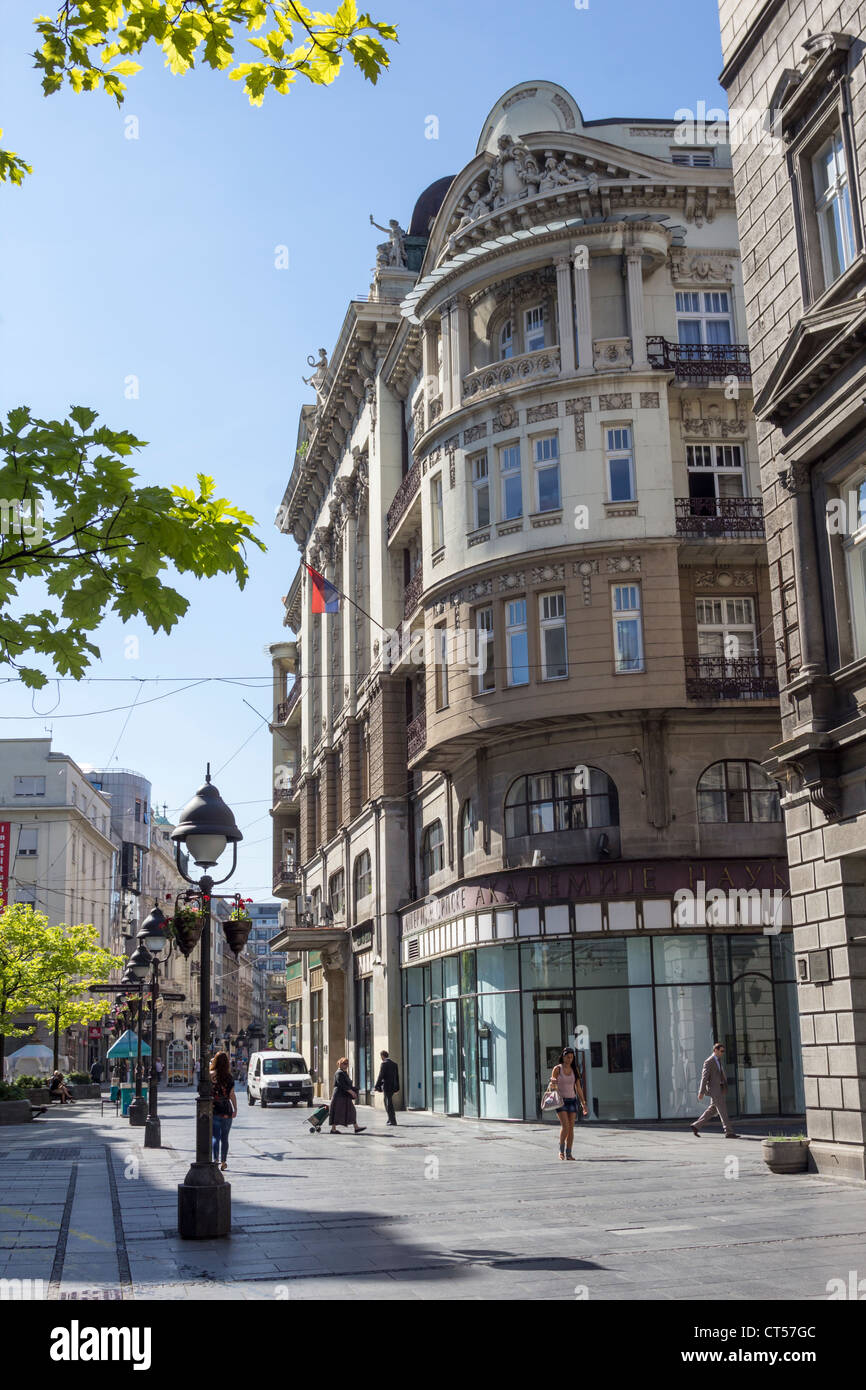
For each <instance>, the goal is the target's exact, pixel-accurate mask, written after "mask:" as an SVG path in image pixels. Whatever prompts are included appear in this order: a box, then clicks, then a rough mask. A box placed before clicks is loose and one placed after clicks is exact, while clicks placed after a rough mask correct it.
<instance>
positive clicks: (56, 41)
mask: <svg viewBox="0 0 866 1390" xmlns="http://www.w3.org/2000/svg"><path fill="white" fill-rule="evenodd" d="M34 24H35V26H36V31H37V33H38V35H39V38H40V40H41V45H40V47H39V48H38V49H37V51H36V52H35V53H34V55H33V57H34V59H35V66H36V67H37V68H38V69H39V71H40V72H41V73H42V88H43V91H44V92H45V94H46V96H50V95H51V93H52V92H56V91H59V90H60V88H61V87H62V86H63V85H64V83H68V84H69V85H70V86H71V87H72V88H73V90H74V91H77V92H80V91H94V90H95V89H96V88H98V87H100V86H101V87H102V88H103V90H104V91H106V92H108V93H109V95H111V96H113V97H114V98H115V100H116V101H117V103H118V105H120V104H121V103H122V102H123V99H124V94H125V92H126V86H125V84H124V82H123V81H122V78H124V77H131V76H134V75H135V73H136V72H139V71H140V70H141V64H139V63H136V62H135V61H133V59H132V58H131V56H130V55H134V54H139V53H141V52H142V50H143V49H144V48H145V47H146V46H147V45H148V44H154V45H156V47H158V48H159V49H161V50H162V53H163V55H164V58H165V65H166V67H168V68H169V69H170V70H171V71H172V72H173V73H177V74H182V73H185V72H188V71H189V70H190V68H193V67H195V64H196V60H199V61H200V62H203V63H205V64H206V65H207V66H208V67H210V68H213V69H214V70H216V71H219V72H226V71H227V72H228V76H229V78H230V79H231V80H232V81H234V82H240V81H242V82H243V84H244V91H245V92H246V94H247V97H248V98H249V100H250V102H251V103H252V105H254V106H258V105H260V104H261V102H262V101H263V99H264V95H265V92H266V91H267V89H268V87H273V88H274V89H275V90H276V91H277V92H281V93H285V92H287V91H288V89H289V87H290V86H291V84H292V83H293V82H294V80H295V78H296V76H297V74H299V73H300V74H301V75H302V76H303V77H306V78H307V79H308V81H310V82H313V83H316V84H317V85H319V86H326V85H329V84H330V83H331V82H333V81H334V79H335V78H336V77H337V76H338V75H339V72H340V69H341V68H342V66H343V62H344V54H348V55H349V57H350V58H351V60H352V62H353V63H354V64H355V66H356V67H358V68H359V69H360V71H361V72H362V73H363V75H364V77H365V78H367V80H368V81H369V82H376V81H377V80H378V78H379V75H380V73H381V72H382V71H383V70H384V69H385V68H387V67H388V65H389V63H390V55H389V53H388V49H387V48H386V46H385V45H386V44H387V43H395V42H396V41H397V30H396V28H395V26H394V25H393V24H387V23H380V22H378V21H376V20H374V19H372V18H371V17H370V15H369V14H359V13H358V7H357V5H356V3H355V0H343V3H342V4H341V5H340V7H339V9H338V10H337V12H336V13H335V14H329V13H323V12H321V11H318V10H311V9H308V7H307V6H306V5H303V4H300V3H296V0H199V2H198V3H196V0H165V3H157V0H126V3H123V4H120V3H116V0H89V3H87V2H86V0H79V3H71V0H70V3H66V4H64V5H63V6H62V7H61V10H60V13H59V15H58V17H57V18H56V19H54V20H52V19H49V18H47V17H46V16H44V15H40V16H39V17H38V18H37V19H35V20H34ZM266 25H269V26H270V27H269V28H268V30H267V32H265V33H260V31H261V30H263V29H264V28H265V26H266ZM244 43H245V44H247V45H249V46H251V47H252V48H254V49H255V50H256V53H257V54H261V58H258V57H256V58H255V60H254V61H251V62H245V61H243V60H242V59H241V58H240V56H239V55H238V54H237V48H238V45H239V44H244ZM116 59H119V60H120V61H119V62H118V61H115V60H116Z"/></svg>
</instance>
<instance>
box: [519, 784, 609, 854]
mask: <svg viewBox="0 0 866 1390" xmlns="http://www.w3.org/2000/svg"><path fill="white" fill-rule="evenodd" d="M612 825H619V798H618V796H617V791H616V786H615V784H614V783H613V782H612V781H611V779H610V778H609V777H608V775H607V773H606V772H602V771H601V769H600V768H597V767H576V768H561V769H559V770H558V771H556V772H544V773H541V774H538V775H530V776H527V777H519V778H518V779H517V781H516V782H512V784H511V786H510V787H509V789H508V795H507V796H506V798H505V836H506V839H509V840H511V839H515V838H517V837H518V836H521V835H547V834H550V833H551V832H552V831H555V830H592V829H597V828H600V827H601V826H612Z"/></svg>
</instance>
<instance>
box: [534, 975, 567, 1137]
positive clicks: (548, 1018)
mask: <svg viewBox="0 0 866 1390" xmlns="http://www.w3.org/2000/svg"><path fill="white" fill-rule="evenodd" d="M533 1015H534V1031H535V1111H536V1115H541V1113H542V1112H541V1097H542V1096H543V1094H544V1092H545V1090H546V1089H547V1083H548V1081H549V1080H550V1073H551V1071H552V1070H553V1068H554V1067H555V1066H556V1063H557V1062H558V1061H559V1056H560V1053H561V1052H562V1049H563V1048H564V1047H574V1000H573V998H572V996H571V995H570V994H560V995H543V994H536V996H535V1002H534V1008H533ZM548 1116H552V1118H553V1120H554V1121H556V1123H557V1124H558V1123H559V1121H558V1120H557V1119H556V1112H555V1111H553V1110H545V1111H544V1115H543V1116H542V1118H544V1119H547V1117H548Z"/></svg>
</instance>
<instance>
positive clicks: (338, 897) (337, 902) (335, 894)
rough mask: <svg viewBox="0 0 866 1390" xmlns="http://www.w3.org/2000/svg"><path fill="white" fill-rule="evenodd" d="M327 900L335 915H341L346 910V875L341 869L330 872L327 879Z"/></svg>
mask: <svg viewBox="0 0 866 1390" xmlns="http://www.w3.org/2000/svg"><path fill="white" fill-rule="evenodd" d="M328 902H329V903H330V906H331V911H332V912H333V914H334V916H335V917H342V916H343V915H344V913H345V911H346V876H345V874H344V873H343V870H342V869H338V870H337V872H336V873H335V874H331V877H330V879H329V881H328Z"/></svg>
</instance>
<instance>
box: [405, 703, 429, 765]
mask: <svg viewBox="0 0 866 1390" xmlns="http://www.w3.org/2000/svg"><path fill="white" fill-rule="evenodd" d="M426 747H427V715H426V713H424V714H419V715H418V716H417V717H416V718H415V719H413V720H412V721H411V722H410V724H409V725H408V727H407V729H406V760H407V762H410V763H411V761H412V759H413V758H417V757H418V755H419V754H420V753H423V752H424V749H425V748H426Z"/></svg>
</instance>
